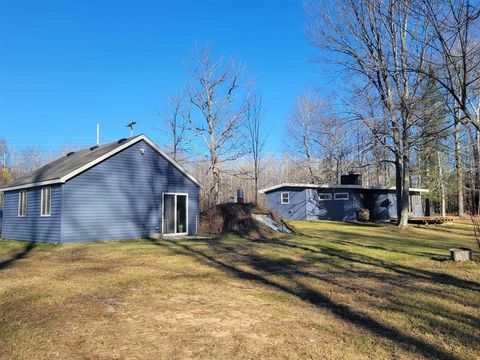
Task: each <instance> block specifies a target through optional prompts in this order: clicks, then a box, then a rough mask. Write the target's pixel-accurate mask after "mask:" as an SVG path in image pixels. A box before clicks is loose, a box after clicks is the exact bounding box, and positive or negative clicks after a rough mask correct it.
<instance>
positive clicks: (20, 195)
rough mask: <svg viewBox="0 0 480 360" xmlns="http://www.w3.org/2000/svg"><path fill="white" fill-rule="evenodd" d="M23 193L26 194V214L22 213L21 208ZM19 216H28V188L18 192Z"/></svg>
mask: <svg viewBox="0 0 480 360" xmlns="http://www.w3.org/2000/svg"><path fill="white" fill-rule="evenodd" d="M22 194H25V206H24V210H25V214H24V215H22V214H20V210H21V208H22V204H21V203H22ZM17 216H18V217H27V191H26V190H22V191H19V192H18V211H17Z"/></svg>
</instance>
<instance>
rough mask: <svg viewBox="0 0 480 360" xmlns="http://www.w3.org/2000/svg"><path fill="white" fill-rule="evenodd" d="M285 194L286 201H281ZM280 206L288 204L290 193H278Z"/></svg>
mask: <svg viewBox="0 0 480 360" xmlns="http://www.w3.org/2000/svg"><path fill="white" fill-rule="evenodd" d="M284 194H287V201H283V195H284ZM280 204H284V205H286V204H290V193H289V192H288V191H284V192H281V193H280Z"/></svg>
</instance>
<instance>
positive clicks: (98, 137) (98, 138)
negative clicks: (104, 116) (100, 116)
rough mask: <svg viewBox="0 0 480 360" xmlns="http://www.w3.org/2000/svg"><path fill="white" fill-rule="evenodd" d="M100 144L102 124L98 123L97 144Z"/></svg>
mask: <svg viewBox="0 0 480 360" xmlns="http://www.w3.org/2000/svg"><path fill="white" fill-rule="evenodd" d="M98 145H100V124H98V123H97V146H98Z"/></svg>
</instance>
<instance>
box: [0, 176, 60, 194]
mask: <svg viewBox="0 0 480 360" xmlns="http://www.w3.org/2000/svg"><path fill="white" fill-rule="evenodd" d="M63 183H64V181H62V180H61V179H52V180H46V181H39V182H34V183H29V184H21V185H15V186H6V187H3V188H0V191H3V192H5V191H13V190H22V189H28V188H32V187H37V186H46V185H55V184H63Z"/></svg>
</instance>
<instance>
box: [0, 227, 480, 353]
mask: <svg viewBox="0 0 480 360" xmlns="http://www.w3.org/2000/svg"><path fill="white" fill-rule="evenodd" d="M293 225H294V226H295V227H296V228H298V229H299V231H300V232H301V234H298V235H293V236H285V237H281V238H276V239H271V238H260V239H256V240H251V239H248V238H243V237H236V236H230V237H226V238H221V239H216V240H188V241H187V240H159V241H149V240H138V241H127V242H110V243H97V244H79V245H64V246H55V245H48V244H39V245H32V244H26V243H21V242H14V241H0V358H2V359H4V358H25V359H27V358H28V359H30V358H50V357H52V356H53V357H57V356H58V357H59V358H78V357H83V358H91V359H114V358H152V359H153V358H206V359H212V358H231V357H237V358H252V359H254V358H290V359H297V358H298V359H304V358H312V359H318V358H331V359H367V358H378V359H385V358H395V359H402V358H421V357H425V358H453V359H460V358H466V359H474V358H476V356H478V354H479V353H480V330H479V329H480V307H479V301H478V300H479V298H480V264H479V263H478V262H470V263H453V262H450V261H444V259H445V258H446V257H447V256H448V249H449V248H450V247H453V246H469V247H474V243H473V240H472V239H471V238H470V228H469V225H468V224H467V223H456V224H454V225H445V226H432V227H430V228H429V229H425V228H414V229H411V230H409V231H407V232H402V233H400V232H398V231H397V230H396V228H395V227H393V226H390V225H382V226H372V225H349V224H343V223H335V222H294V223H293ZM475 255H476V257H477V258H478V257H479V256H480V254H479V253H478V252H476V254H475Z"/></svg>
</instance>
